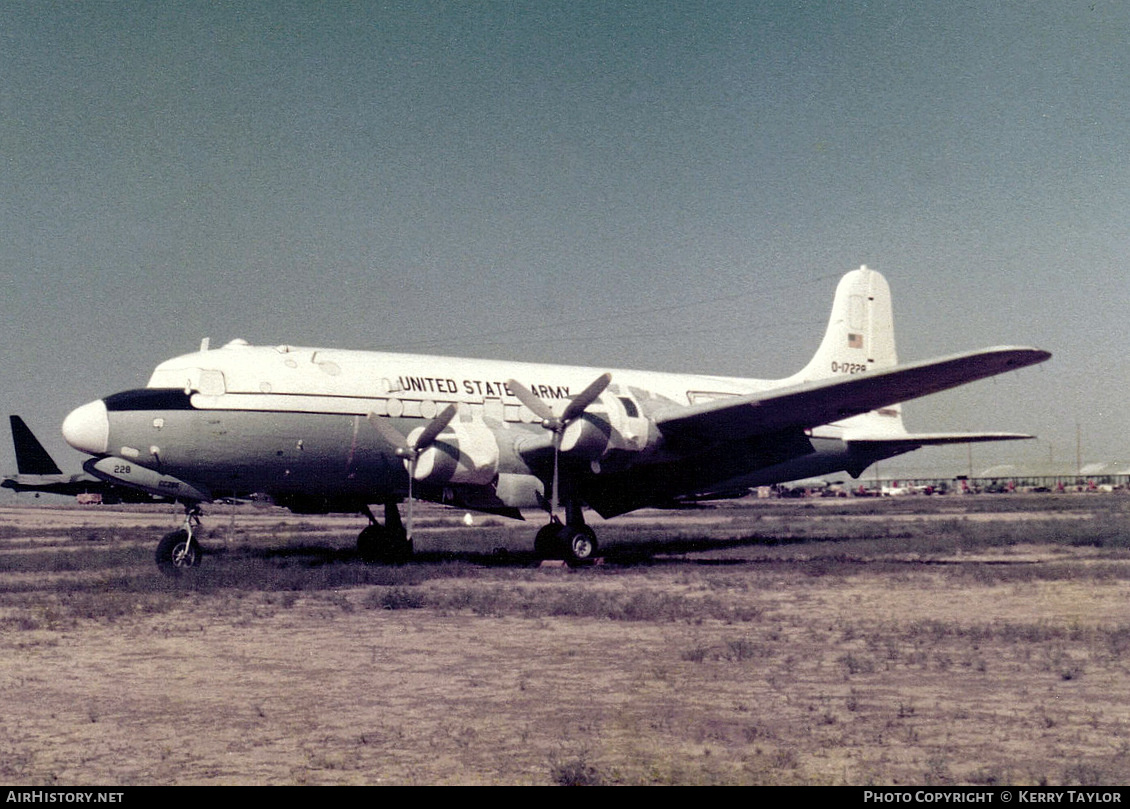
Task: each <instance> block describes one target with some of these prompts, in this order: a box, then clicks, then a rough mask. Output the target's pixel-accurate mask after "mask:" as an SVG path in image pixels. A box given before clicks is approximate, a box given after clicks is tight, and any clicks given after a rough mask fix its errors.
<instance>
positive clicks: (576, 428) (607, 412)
mask: <svg viewBox="0 0 1130 809" xmlns="http://www.w3.org/2000/svg"><path fill="white" fill-rule="evenodd" d="M648 434H649V423H648V420H647V418H646V417H643V416H641V415H640V412H639V408H638V406H637V405H636V403H635V401H634V400H633V399H632V398H631V397H628V396H614V395H610V394H605V395H603V396H601V397H600V399H598V400H597V401H596V402H595V403H594V404H592V405H591V406H589V408H588V410H586V411H585V412H584V414H583V415H581V416H580V417H579V418H577V419H575V420H574V421H572V422H571V423H570V424H569V425H568V426H567V427H566V428H565V432H564V433H563V434H562V435H561V452H562V453H564V454H568V455H572V456H575V457H581V458H585V459H587V460H590V461H598V460H601V459H603V458H606V457H607V456H608V454H609V453H610V452H612V451H613V450H624V451H627V452H642V451H643V450H644V449H645V448H646V446H647V441H648Z"/></svg>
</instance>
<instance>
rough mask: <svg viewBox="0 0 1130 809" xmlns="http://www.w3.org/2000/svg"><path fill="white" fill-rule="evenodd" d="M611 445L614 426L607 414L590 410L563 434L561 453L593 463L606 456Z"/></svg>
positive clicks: (570, 424)
mask: <svg viewBox="0 0 1130 809" xmlns="http://www.w3.org/2000/svg"><path fill="white" fill-rule="evenodd" d="M594 410H595V408H594ZM611 444H612V425H611V424H609V422H608V414H607V413H602V412H594V411H592V410H590V411H589V412H586V413H585V414H584V415H582V416H581V417H580V418H577V419H574V420H573V421H572V422H570V423H569V424H568V425H567V426H566V427H565V432H563V433H562V434H561V452H563V453H565V454H567V455H572V456H578V457H582V458H587V459H589V460H592V461H595V460H596V459H598V458H600V457H602V456H604V455H605V454H606V453H607V452H608V450H609V448H610V446H611Z"/></svg>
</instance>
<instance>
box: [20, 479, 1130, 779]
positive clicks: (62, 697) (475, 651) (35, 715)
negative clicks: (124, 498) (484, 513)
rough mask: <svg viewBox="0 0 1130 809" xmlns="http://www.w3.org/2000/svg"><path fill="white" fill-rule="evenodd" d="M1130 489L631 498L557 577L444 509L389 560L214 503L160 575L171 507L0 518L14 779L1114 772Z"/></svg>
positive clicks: (523, 530)
mask: <svg viewBox="0 0 1130 809" xmlns="http://www.w3.org/2000/svg"><path fill="white" fill-rule="evenodd" d="M1127 503H1128V500H1127V499H1123V498H1122V497H1120V496H1118V495H1111V496H1105V497H1085V496H1079V497H1068V498H1063V497H1055V496H1047V497H1044V498H1019V497H1008V496H1000V497H994V498H990V497H982V498H956V497H951V498H917V499H914V500H910V499H907V500H903V501H884V502H874V501H872V502H859V503H856V502H854V501H848V502H846V503H843V502H835V503H829V504H825V503H824V502H820V503H800V504H787V505H786V504H781V503H757V502H754V503H746V504H743V505H742V506H741V507H727V508H719V509H712V510H696V511H688V512H681V513H659V512H656V513H645V514H642V515H639V516H634V517H631V518H628V519H625V520H623V521H622V522H617V521H613V522H610V523H608V524H607V525H600V526H598V531H599V532H600V535H601V538H602V539H603V540H604V541H605V547H606V549H607V550H606V558H607V563H606V564H605V565H604V566H601V567H590V568H584V569H579V570H574V571H569V570H562V569H556V570H539V569H537V567H536V566H535V563H534V560H533V558H532V555H531V554H530V552H529V551H530V546H531V544H532V538H531V537H530V534H531V533H532V532H531V530H530V528H531V527H530V526H529V525H521V524H514V523H506V524H504V523H502V522H497V523H492V524H489V525H487V526H485V527H482V526H480V527H478V528H475V529H466V528H464V527H463V526H462V525H460V524H459V522H458V520H459V518H460V517H462V514H451V513H449V512H445V511H442V510H439V509H429V510H427V511H426V512H425V516H426V518H427V520H426V522H425V523H424V527H423V528H422V529H421V531H420V533H419V535H418V538H417V547H418V548H419V549H420V551H421V553H420V554H419V556H418V558H417V560H416V561H414V562H413V563H411V564H407V565H401V566H392V567H380V566H377V567H368V566H365V565H363V564H361V563H360V562H359V561H358V560H357V559H356V556H355V554H354V552H353V548H352V544H353V538H354V537H355V534H356V531H357V530H358V529H359V527H360V524H361V521H359V520H357V519H352V520H350V519H342V518H325V519H320V518H310V517H302V518H296V517H291V516H289V515H286V514H285V513H284V512H279V511H274V510H267V511H258V510H256V511H249V512H244V511H238V512H237V516H235V517H234V519H232V518H231V517H229V512H226V511H221V513H220V514H218V515H214V516H212V517H209V518H208V520H207V521H206V526H207V527H208V528H209V532H210V535H209V537H208V538H207V542H208V545H209V548H210V549H211V550H213V551H214V552H213V553H212V554H210V555H209V556H207V557H206V558H205V562H204V567H202V568H201V569H200V571H199V574H200V575H198V576H195V577H186V578H183V579H180V580H176V581H171V580H166V579H163V578H161V577H160V576H158V575H157V574H156V572H155V571H154V569H153V568H152V546H153V544H154V540H155V538H156V537H157V536H158V535H160V533H162V532H164V531H166V530H168V529H169V526H170V524H171V523H173V522H175V518H174V516H172V514H171V512H164V513H162V512H157V513H154V512H153V511H152V510H150V511H148V512H146V511H144V510H136V509H135V510H127V511H121V512H114V511H110V510H105V511H103V510H97V509H96V510H78V509H66V510H45V509H34V508H25V509H0V515H2V516H3V517H4V518H5V525H6V526H8V527H9V530H6V531H4V532H3V533H2V534H0V627H2V630H3V631H2V632H0V649H2V654H0V699H3V701H4V704H5V711H4V715H3V718H2V719H0V778H3V780H5V781H6V782H8V783H12V784H28V785H50V784H63V785H81V784H90V783H102V784H172V783H177V784H189V783H191V784H210V783H229V784H230V783H245V784H246V783H251V784H281V783H310V784H339V783H340V784H370V783H394V784H413V783H419V784H439V783H451V784H456V783H458V784H468V783H489V784H500V783H502V784H762V783H783V784H800V783H820V784H825V783H831V784H845V783H846V784H908V783H921V784H1002V783H1014V784H1099V783H1107V784H1111V783H1115V784H1117V783H1125V782H1126V781H1127V780H1128V779H1130V765H1128V764H1127V763H1126V762H1127V761H1128V760H1130V759H1128V758H1127V756H1126V753H1127V746H1128V745H1127V743H1126V742H1124V741H1123V740H1125V739H1128V738H1130V732H1128V731H1130V693H1128V692H1127V690H1126V689H1125V687H1124V685H1123V684H1124V683H1125V681H1126V677H1127V674H1128V669H1130V598H1127V595H1128V590H1130V558H1128V556H1127V547H1126V546H1127V542H1126V528H1125V527H1124V526H1125V524H1126V517H1127V513H1126V512H1127ZM958 508H964V509H966V510H965V511H956V509H958ZM499 547H503V548H506V549H507V551H506V552H499V551H496V549H497V548H499Z"/></svg>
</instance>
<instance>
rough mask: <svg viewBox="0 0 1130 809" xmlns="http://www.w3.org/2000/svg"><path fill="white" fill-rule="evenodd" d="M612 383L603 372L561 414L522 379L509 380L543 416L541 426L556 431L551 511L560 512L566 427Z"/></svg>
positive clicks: (524, 401) (521, 398) (517, 393)
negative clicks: (559, 483) (558, 507)
mask: <svg viewBox="0 0 1130 809" xmlns="http://www.w3.org/2000/svg"><path fill="white" fill-rule="evenodd" d="M610 382H612V374H609V373H603V374H601V375H600V376H598V377H597V378H596V379H594V380H593V381H592V382H590V383H589V386H588V387H587V388H585V389H584V390H583V391H581V392H580V393H578V394H577V395H576V396H574V397H573V398H572V399H571V400H570V401H569V404H567V405H566V406H565V410H564V411H563V412H562V413H561V415H560V416H557V415H554V413H553V410H552V409H550V407H549V405H548V404H546V403H545V400H544V399H542V398H541V397H539V396H538V395H537V394H535V393H534V392H533V391H532V390H530V389H529V388H527V387H526V386H525V385H523V384H522V383H521V382H517V381H515V380H513V379H510V380H508V381H507V382H506V384H507V385H508V386H509V387H510V390H511V392H512V393H513V394H514V395H515V396H516V397H517V398H518V401H520V402H521V403H522V404H524V405H525V406H526V407H528V408H529V409H530V411H531V412H532V413H533V414H534V415H535V416H537V417H538V418H539V419H541V426H542V427H544V428H545V429H547V430H550V431H551V432H552V433H553V488H552V489H551V490H550V500H549V502H550V513H553V512H555V511H557V487H558V469H559V466H560V464H559V459H560V456H561V438H562V436H563V435H564V434H565V428H566V427H568V426H569V424H570V423H571V422H573V421H576V420H577V419H578V418H580V417H581V415H583V414H584V412H585V410H586V409H588V406H589V405H591V404H592V403H593V402H595V401H596V400H597V398H599V397H600V394H602V393H604V389H605V388H607V387H608V385H609V383H610Z"/></svg>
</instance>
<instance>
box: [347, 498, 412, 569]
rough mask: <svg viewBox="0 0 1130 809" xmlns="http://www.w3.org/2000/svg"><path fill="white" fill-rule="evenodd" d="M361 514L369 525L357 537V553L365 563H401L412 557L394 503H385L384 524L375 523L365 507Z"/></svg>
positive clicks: (410, 545) (410, 548) (405, 532)
mask: <svg viewBox="0 0 1130 809" xmlns="http://www.w3.org/2000/svg"><path fill="white" fill-rule="evenodd" d="M361 513H362V514H364V515H365V516H366V517H368V518H369V524H368V525H367V526H365V528H364V529H363V530H362V531H361V533H360V534H358V535H357V553H358V554H360V556H361V558H362V559H363V560H364V561H366V562H385V563H388V562H403V561H405V560H406V559H408V558H409V557H410V556H411V555H412V540H411V539H410V538H409V537H408V532H407V531H406V530H405V528H404V523H403V522H401V520H400V509H399V508H397V505H396V503H385V524H384V525H381V524H380V523H379V522H377V518H376V517H374V516H373V512H372V510H371V509H370V508H369V507H368V506H365V507H364V508H363V509H362V510H361Z"/></svg>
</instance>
